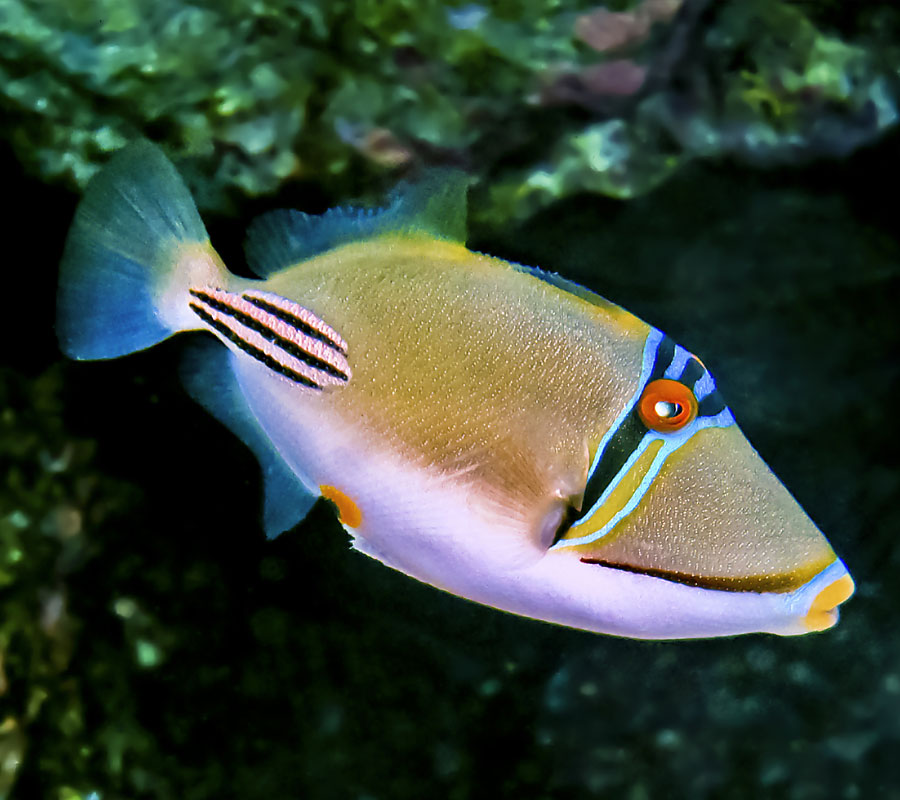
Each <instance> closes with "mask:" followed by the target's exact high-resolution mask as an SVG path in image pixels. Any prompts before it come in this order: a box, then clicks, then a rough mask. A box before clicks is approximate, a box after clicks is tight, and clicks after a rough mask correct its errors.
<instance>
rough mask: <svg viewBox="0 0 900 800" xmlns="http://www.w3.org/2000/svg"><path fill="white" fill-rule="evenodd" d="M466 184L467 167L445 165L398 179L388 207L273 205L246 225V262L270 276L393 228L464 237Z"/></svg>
mask: <svg viewBox="0 0 900 800" xmlns="http://www.w3.org/2000/svg"><path fill="white" fill-rule="evenodd" d="M467 190H468V177H467V176H466V175H465V174H464V173H463V172H461V171H459V170H454V169H445V168H441V169H432V170H430V171H429V172H428V173H426V175H425V177H424V178H423V179H422V180H421V181H418V182H417V183H401V184H399V185H398V186H397V187H396V188H395V189H394V191H393V192H392V193H391V195H390V197H389V199H388V203H387V205H385V206H384V207H383V208H360V207H355V206H349V207H338V208H332V209H329V210H328V211H326V212H325V213H324V214H320V215H311V214H305V213H303V212H302V211H295V210H292V209H278V210H276V211H270V212H269V213H268V214H263V215H262V216H260V217H258V218H257V219H256V220H254V221H253V223H251V225H250V227H249V229H248V231H247V238H246V241H245V244H244V251H245V253H246V256H247V263H248V265H249V266H250V269H251V270H252V271H253V272H254V273H255V274H256V275H258V276H259V277H261V278H267V277H269V276H270V275H272V274H274V273H276V272H279V271H280V270H282V269H285V268H287V267H290V266H293V265H294V264H297V263H299V262H301V261H305V260H306V259H308V258H312V257H313V256H316V255H319V254H321V253H324V252H327V251H328V250H332V249H334V248H335V247H339V246H341V245H345V244H350V243H352V242H358V241H363V240H365V239H372V238H376V237H379V236H385V235H388V234H400V235H403V234H406V235H413V236H415V235H419V236H429V237H432V238H436V239H445V240H447V241H453V242H460V243H465V240H466V192H467Z"/></svg>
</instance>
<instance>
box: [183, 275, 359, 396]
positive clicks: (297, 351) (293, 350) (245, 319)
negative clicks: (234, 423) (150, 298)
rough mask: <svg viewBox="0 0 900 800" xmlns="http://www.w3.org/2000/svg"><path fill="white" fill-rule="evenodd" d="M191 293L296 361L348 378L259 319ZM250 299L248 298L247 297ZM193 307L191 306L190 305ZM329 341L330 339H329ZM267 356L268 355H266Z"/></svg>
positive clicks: (197, 293) (201, 294)
mask: <svg viewBox="0 0 900 800" xmlns="http://www.w3.org/2000/svg"><path fill="white" fill-rule="evenodd" d="M190 292H191V295H193V296H194V297H196V298H197V299H198V300H202V301H203V302H204V303H206V304H207V305H208V306H209V307H210V308H214V309H215V310H216V311H219V312H221V313H222V314H227V315H228V316H229V317H233V318H234V319H236V320H237V321H238V322H240V323H241V324H242V325H246V326H247V327H248V328H250V330H252V331H256V333H258V334H259V335H260V336H262V337H263V338H264V339H267V340H268V341H270V342H272V344H275V345H278V347H280V348H281V349H282V350H284V352H285V353H287V354H288V355H291V356H293V357H294V358H296V359H297V360H298V361H302V362H303V363H304V364H307V365H309V366H310V367H312V368H313V369H318V370H321V371H322V372H327V373H328V374H329V375H331V376H333V377H335V378H339V379H340V380H342V381H346V380H348V378H349V376H348V375H347V374H346V373H344V372H341V370H339V369H336V368H335V367H333V366H332V365H331V364H329V363H328V362H326V361H322V359H320V358H316V357H315V356H314V355H312V354H311V353H308V352H307V351H306V350H302V349H301V348H299V347H297V345H295V344H294V343H293V342H291V341H288V340H287V339H285V338H284V337H283V336H280V335H279V334H277V333H275V331H273V330H272V329H271V328H267V327H266V326H265V325H264V324H263V323H261V322H260V321H259V320H257V319H254V318H253V317H251V316H249V315H248V314H245V313H244V312H243V311H238V310H236V309H234V308H232V307H231V306H229V305H227V304H226V303H223V302H221V301H220V300H216V299H215V298H214V297H210V296H209V295H208V294H206V293H204V292H198V291H195V290H194V289H191V290H190ZM247 299H248V300H250V298H247ZM254 305H255V304H254ZM192 308H193V306H192ZM329 341H330V340H329ZM266 357H267V358H268V356H266Z"/></svg>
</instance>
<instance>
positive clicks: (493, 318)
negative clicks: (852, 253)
mask: <svg viewBox="0 0 900 800" xmlns="http://www.w3.org/2000/svg"><path fill="white" fill-rule="evenodd" d="M464 219H465V183H464V180H463V179H462V178H461V177H460V176H459V175H458V174H454V173H451V172H448V171H439V172H436V173H433V174H432V175H431V176H428V177H426V179H425V180H423V181H422V182H421V183H420V184H417V185H412V186H409V185H407V186H404V187H402V188H401V189H399V190H398V191H396V192H395V193H394V194H393V195H392V197H391V199H390V201H389V202H388V204H387V205H386V206H385V207H384V208H383V209H380V210H374V211H372V210H359V209H344V210H334V211H332V212H330V213H328V214H326V215H323V216H322V217H310V216H307V215H305V214H302V213H301V212H295V211H280V212H273V213H272V214H270V215H265V216H264V217H263V218H261V220H259V222H258V223H255V224H254V226H251V229H250V233H249V236H248V244H247V252H248V258H249V261H250V263H251V266H252V267H253V269H254V271H255V272H256V273H257V274H259V275H261V276H263V279H262V280H248V279H245V278H240V277H238V276H235V275H233V274H231V273H229V272H228V271H227V269H226V268H225V266H224V264H222V262H221V259H219V257H218V255H217V254H216V253H215V251H214V250H213V248H212V246H211V244H210V242H209V241H208V239H207V237H206V234H205V231H204V230H203V226H202V222H200V220H199V217H198V215H197V212H196V209H195V207H194V205H193V202H192V200H191V198H190V195H189V193H188V192H187V189H186V188H185V187H184V184H183V183H182V182H181V179H180V178H179V176H178V174H177V172H176V171H175V170H174V168H173V167H172V166H171V164H170V163H169V162H168V160H167V159H166V158H165V156H163V155H162V153H161V152H160V151H159V150H158V149H157V148H155V147H154V146H152V145H150V144H149V143H136V144H134V145H132V146H130V147H128V148H126V149H125V150H124V151H123V152H121V153H120V154H118V155H116V156H115V157H114V158H113V160H112V162H111V163H110V165H109V166H108V167H107V168H106V169H105V170H104V171H102V172H101V173H100V174H99V175H98V177H97V178H96V179H95V181H94V182H93V183H92V184H91V186H90V187H89V188H88V191H87V193H86V195H85V198H84V200H83V201H82V204H81V205H80V206H79V209H78V211H77V212H76V215H75V220H74V222H73V225H72V229H71V231H70V234H69V238H68V240H67V245H66V250H65V252H64V255H63V261H62V265H61V269H60V287H59V295H58V332H59V338H60V343H61V346H62V347H63V349H64V350H65V351H66V352H67V353H68V354H69V355H71V356H72V357H75V358H114V357H117V356H120V355H124V354H125V353H127V352H131V351H134V350H138V349H143V348H145V347H150V346H152V345H153V344H155V343H156V342H158V341H161V340H163V339H165V338H167V337H168V336H171V335H174V334H176V333H180V332H184V331H198V330H199V331H207V333H211V334H212V335H214V336H215V337H216V338H217V339H218V340H219V343H220V344H218V345H214V344H210V345H208V346H204V347H196V348H195V349H194V355H193V356H192V357H191V359H189V360H188V361H187V366H186V368H185V369H186V372H185V373H184V377H185V382H186V385H187V387H188V390H189V391H190V392H191V394H192V395H193V396H194V397H195V399H197V400H198V402H201V403H202V404H203V405H204V406H206V407H207V408H208V409H209V410H210V412H211V413H213V414H214V415H215V416H216V417H217V418H218V419H220V420H221V421H222V422H223V423H224V424H225V425H226V426H227V427H229V428H230V429H231V430H232V431H233V432H234V433H235V434H236V435H238V436H239V437H240V438H242V439H243V440H244V442H245V443H246V444H247V445H248V446H249V447H250V448H251V449H252V450H253V452H254V453H255V454H256V456H257V458H258V459H259V461H260V464H261V466H262V469H263V475H264V479H265V491H266V498H265V513H264V526H265V530H266V533H267V535H277V534H279V533H281V532H282V531H283V530H286V529H288V528H290V527H292V526H293V525H294V524H296V523H297V522H299V521H300V520H301V519H302V518H303V516H304V515H305V514H306V512H307V511H308V509H309V507H310V506H311V504H312V503H313V502H314V500H315V498H316V497H324V498H326V499H328V500H329V501H331V502H332V503H333V505H334V507H335V509H336V511H337V513H338V517H339V519H340V521H341V522H342V524H343V526H344V528H345V530H346V531H347V533H348V534H349V535H350V537H351V541H352V543H353V546H354V547H355V549H357V550H358V551H359V552H361V553H364V554H366V555H368V556H371V557H372V558H375V559H377V560H379V561H381V562H383V563H384V564H386V565H388V566H390V567H393V568H394V569H397V570H400V571H402V572H404V573H406V574H408V575H410V576H411V577H414V578H417V579H419V580H422V581H425V582H427V583H430V584H432V585H434V586H436V587H438V588H441V589H444V590H446V591H449V592H452V593H454V594H457V595H459V596H460V597H464V598H467V599H470V600H474V601H476V602H480V603H484V604H486V605H490V606H493V607H495V608H498V609H501V610H504V611H509V612H512V613H516V614H520V615H523V616H528V617H532V618H534V619H538V620H544V621H548V622H554V623H558V624H562V625H568V626H571V627H576V628H583V629H585V630H590V631H597V632H604V633H610V634H616V635H621V636H631V637H636V638H660V639H669V638H693V637H705V636H719V635H734V634H740V633H751V632H770V633H777V634H782V635H794V634H800V633H807V632H810V631H818V630H824V629H827V628H829V627H831V626H832V625H834V624H835V623H836V622H837V619H838V606H839V605H840V604H841V603H842V602H843V601H845V600H846V599H847V598H848V597H849V596H850V595H851V594H852V592H853V581H852V579H851V578H850V575H849V573H848V572H847V570H846V567H845V566H844V564H843V562H841V560H840V559H839V558H838V557H837V556H836V555H835V554H834V551H833V550H832V549H831V547H830V545H829V544H828V542H827V540H826V539H825V537H824V536H823V535H822V534H821V532H820V531H819V530H818V528H816V526H815V525H814V523H813V522H812V521H811V520H810V519H809V517H807V516H806V514H805V513H804V512H803V510H802V509H801V508H800V506H799V505H798V504H797V503H796V501H795V500H794V499H793V498H792V497H791V496H790V494H789V493H788V491H787V490H786V489H785V488H784V487H783V486H782V484H781V483H780V482H779V481H778V479H777V478H776V477H775V476H774V475H773V474H772V473H771V471H770V470H769V469H768V467H766V465H765V464H764V462H763V461H762V460H761V459H760V457H759V455H758V454H757V453H756V452H755V451H754V450H753V448H752V446H751V445H750V444H749V442H747V440H746V439H745V438H744V436H743V434H742V433H741V432H740V430H739V429H738V427H737V425H736V424H735V421H734V417H733V416H732V414H731V411H730V410H729V409H728V407H727V406H726V405H725V403H724V401H723V400H722V399H721V395H720V394H719V392H718V390H717V388H716V385H715V381H714V379H713V377H712V375H711V374H710V373H709V371H708V370H707V369H706V368H705V367H704V366H703V364H702V362H701V361H699V360H698V359H697V358H696V357H694V356H693V355H692V354H690V353H689V352H688V351H686V350H685V349H684V348H682V347H680V346H678V345H677V344H675V343H674V342H672V341H671V340H670V339H669V338H668V337H665V336H664V335H663V334H662V333H661V332H660V331H658V330H656V329H655V328H653V327H652V326H650V325H648V324H646V323H645V322H643V321H641V320H639V319H638V318H637V317H635V316H633V315H631V314H630V313H628V312H627V311H625V310H623V309H622V308H620V307H619V306H616V305H615V304H613V303H610V302H609V301H607V300H604V299H603V298H601V297H599V296H597V295H595V294H593V293H592V292H589V291H588V290H586V289H583V288H582V287H579V286H577V285H575V284H572V283H570V282H568V281H565V280H564V279H562V278H559V277H558V276H554V275H548V274H546V273H542V272H540V271H539V270H534V269H530V268H525V267H521V266H519V265H514V264H510V263H508V262H505V261H502V260H500V259H497V258H493V257H491V256H487V255H483V254H479V253H474V252H472V251H470V250H468V249H466V247H465V246H464V243H463V241H462V239H463V237H464Z"/></svg>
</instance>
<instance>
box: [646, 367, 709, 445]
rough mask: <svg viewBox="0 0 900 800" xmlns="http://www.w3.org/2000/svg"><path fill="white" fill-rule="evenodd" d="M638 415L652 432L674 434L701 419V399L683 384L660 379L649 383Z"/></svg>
mask: <svg viewBox="0 0 900 800" xmlns="http://www.w3.org/2000/svg"><path fill="white" fill-rule="evenodd" d="M637 412H638V416H639V417H640V418H641V422H643V423H644V425H646V426H647V427H648V428H650V430H653V431H658V432H659V433H674V432H675V431H680V430H681V429H682V428H684V427H685V426H686V425H688V424H690V423H691V422H692V421H693V419H694V417H696V416H697V398H696V397H694V393H693V391H691V389H690V388H689V387H687V386H685V385H684V384H683V383H679V382H678V381H672V380H669V379H667V378H660V379H659V380H656V381H651V382H650V383H648V384H647V386H646V387H645V389H644V392H643V394H642V395H641V399H640V400H639V401H638V406H637Z"/></svg>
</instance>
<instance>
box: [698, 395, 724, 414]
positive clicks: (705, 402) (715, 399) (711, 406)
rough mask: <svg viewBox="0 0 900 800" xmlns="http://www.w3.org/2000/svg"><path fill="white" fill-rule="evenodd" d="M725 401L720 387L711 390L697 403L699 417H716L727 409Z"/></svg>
mask: <svg viewBox="0 0 900 800" xmlns="http://www.w3.org/2000/svg"><path fill="white" fill-rule="evenodd" d="M725 407H726V406H725V401H724V400H723V399H722V395H720V394H719V390H718V389H714V390H713V391H711V392H710V393H709V394H708V395H706V397H704V398H703V399H702V400H701V401H700V402H699V403H698V404H697V416H698V417H714V416H715V415H716V414H720V413H721V412H723V411H724V410H725Z"/></svg>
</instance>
